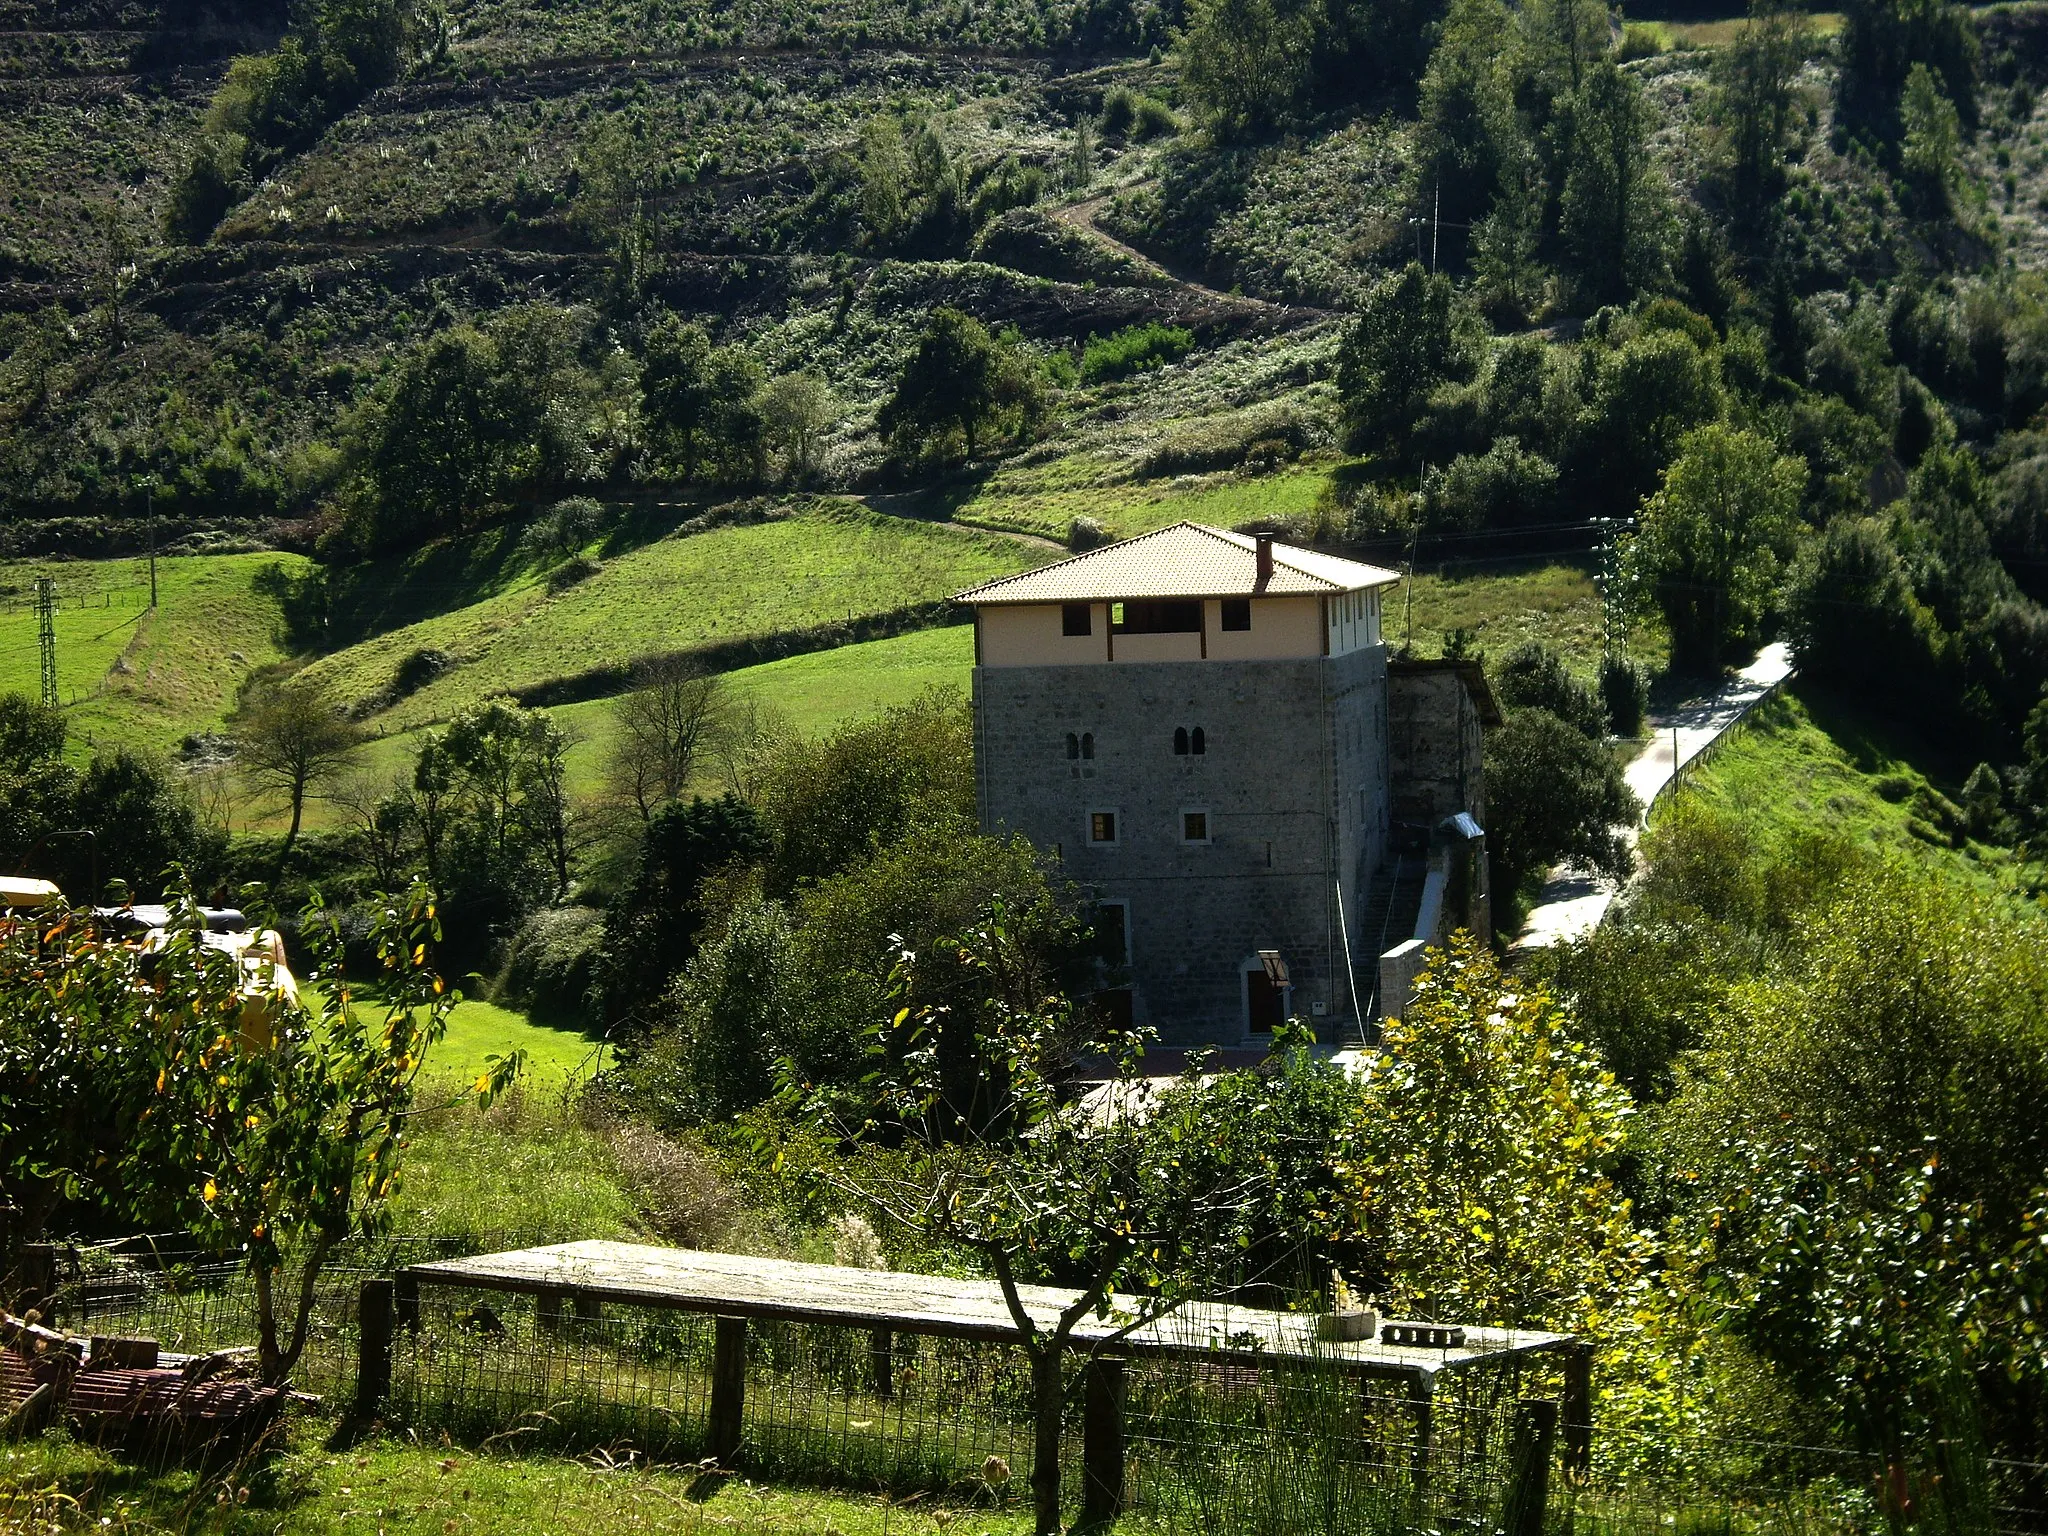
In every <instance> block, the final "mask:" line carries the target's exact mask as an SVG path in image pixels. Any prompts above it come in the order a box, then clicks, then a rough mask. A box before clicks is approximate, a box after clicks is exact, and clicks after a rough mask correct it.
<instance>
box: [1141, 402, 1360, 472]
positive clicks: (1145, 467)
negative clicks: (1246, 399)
mask: <svg viewBox="0 0 2048 1536" xmlns="http://www.w3.org/2000/svg"><path fill="white" fill-rule="evenodd" d="M1327 440H1328V437H1327V433H1325V432H1324V431H1322V430H1320V429H1319V427H1318V425H1317V424H1316V422H1315V421H1314V420H1313V419H1312V418H1310V417H1308V416H1306V415H1304V414H1303V413H1302V412H1300V411H1298V410H1296V409H1295V408H1294V407H1292V406H1287V405H1282V406H1268V407H1264V408H1262V409H1258V410H1252V411H1244V412H1239V413H1235V414H1232V415H1228V416H1211V417H1209V418H1207V419H1206V420H1201V421H1194V422H1190V423H1189V424H1187V425H1186V426H1183V427H1181V428H1179V429H1178V430H1176V431H1174V432H1173V433H1171V434H1170V435H1169V436H1168V437H1167V438H1166V440H1165V441H1164V442H1162V443H1159V444H1158V445H1157V446H1155V447H1154V448H1152V449H1151V450H1150V451H1149V452H1147V453H1146V455H1145V456H1144V458H1142V459H1141V460H1139V462H1138V472H1139V473H1140V474H1141V475H1144V476H1147V477H1148V478H1155V479H1156V478H1158V477H1159V476H1162V475H1191V474H1201V473H1203V472H1205V471H1209V470H1218V469H1236V468H1237V467H1238V466H1239V465H1241V464H1243V463H1244V462H1245V460H1246V459H1247V458H1249V457H1251V454H1252V450H1253V449H1254V448H1258V447H1260V446H1261V445H1262V444H1271V443H1279V444H1283V445H1284V446H1285V448H1286V450H1287V451H1288V453H1289V456H1290V457H1291V456H1292V455H1294V454H1299V453H1301V452H1303V451H1304V450H1306V449H1309V448H1313V447H1317V446H1320V445H1321V444H1322V443H1324V442H1326V441H1327Z"/></svg>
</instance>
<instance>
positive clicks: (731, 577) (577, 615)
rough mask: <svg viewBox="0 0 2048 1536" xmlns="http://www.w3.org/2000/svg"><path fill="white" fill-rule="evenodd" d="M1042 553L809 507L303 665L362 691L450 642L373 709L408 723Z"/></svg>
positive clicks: (802, 623) (853, 610)
mask: <svg viewBox="0 0 2048 1536" xmlns="http://www.w3.org/2000/svg"><path fill="white" fill-rule="evenodd" d="M1040 558H1042V552H1040V551H1037V550H1035V549H1032V548H1029V547H1027V546H1025V545H1022V544H1020V543H1018V542H1017V541H1015V540H1011V539H1006V538H1003V537H1001V536H999V535H992V534H984V533H973V532H967V531H964V530H961V529H957V528H947V527H943V526H939V525H934V524H930V523H919V522H914V521H909V520H906V519H902V518H893V517H885V516H881V515H877V514H872V513H866V512H859V513H854V514H851V515H835V514H829V513H806V514H804V515H802V516H799V517H795V518H791V519H789V520H787V521H784V522H775V523H761V524H755V525H752V526H743V527H729V528H720V529H715V530H713V531H711V532H709V533H702V534H696V535H693V536H689V537H684V538H675V539H664V540H661V541H659V542H657V543H653V544H649V545H644V546H642V547H640V548H637V549H634V550H631V551H629V552H628V553H626V554H623V555H620V556H618V557H617V558H616V559H614V560H611V561H608V562H606V563H605V564H604V566H603V567H602V568H601V569H600V570H599V571H598V572H597V573H596V574H595V575H592V576H590V577H588V578H587V579H585V580H584V581H582V582H579V583H578V584H577V585H575V586H573V587H570V588H568V589H567V590H565V591H563V592H561V593H559V594H555V595H550V594H549V592H548V590H547V588H546V587H545V586H544V585H541V584H538V583H534V582H525V583H520V584H515V585H513V586H511V587H509V588H507V589H506V590H504V591H502V592H500V593H498V594H496V595H494V596H491V597H487V598H485V599H484V600H483V601H481V602H478V603H474V604H471V605H470V606H468V607H465V608H461V609H458V610H456V611H454V612H449V613H442V614H437V615H435V616H433V617H431V618H427V619H422V620H420V621H418V622H416V623H411V624H407V625H405V626H403V627H401V628H398V629H396V630H392V631H389V632H386V633H383V634H379V635H376V636H374V637H373V638H371V639H368V640H365V641H363V642H361V643H359V644H357V645H353V646H350V647H349V648H348V649H346V650H344V651H340V652H337V653H335V654H333V655H330V656H325V657H322V658H321V659H320V660H319V661H316V662H314V663H313V664H312V665H311V666H310V667H308V668H307V669H306V671H305V674H304V675H305V677H306V678H307V679H308V680H309V681H315V682H318V683H320V684H323V685H324V686H326V687H328V688H329V689H331V690H332V691H333V693H334V695H335V696H336V697H337V698H340V699H345V700H353V701H360V700H366V699H371V698H373V697H375V696H376V695H378V694H379V693H380V692H382V691H383V690H385V689H386V688H388V686H389V685H390V683H391V679H392V676H393V673H394V672H395V670H396V668H397V666H398V663H399V662H400V661H401V660H402V659H404V658H405V657H406V656H409V655H411V654H412V653H413V652H415V651H419V650H422V649H428V648H432V649H437V650H441V651H444V652H446V653H447V654H448V655H449V656H450V657H452V658H454V661H455V665H454V666H453V667H451V668H449V669H448V670H447V671H445V672H443V673H442V674H441V675H440V676H439V677H437V678H435V679H434V680H433V681H431V682H429V683H428V684H426V686H424V687H422V688H421V689H419V690H418V691H417V692H415V693H413V694H411V695H410V696H409V697H407V698H404V699H402V700H400V701H398V702H397V703H395V704H393V705H391V706H390V707H389V708H387V709H384V710H382V711H379V712H377V713H376V715H375V716H374V718H375V719H376V720H377V721H378V722H379V723H380V724H382V725H383V726H385V727H386V728H387V729H399V730H403V729H407V728H410V727H413V726H417V725H422V724H426V723H429V722H432V721H436V720H444V719H446V718H448V717H449V716H450V715H452V714H454V713H455V712H456V711H457V710H459V709H461V708H463V707H465V706H466V705H469V704H472V703H474V702H476V701H477V700H480V699H483V698H487V697H489V696H490V695H491V694H493V693H499V692H503V691H505V690H507V689H510V688H515V687H518V686H521V685H524V684H530V683H537V682H541V681H543V680H545V679H548V678H554V677H564V676H571V675H574V674H576V673H579V672H583V671H586V670H588V669H590V668H593V667H598V666H604V665H615V664H618V663H622V662H628V661H631V660H632V659H633V658H635V657H637V656H641V655H645V654H647V653H650V652H657V651H668V650H682V649H686V648H688V647H690V646H692V645H701V644H706V643H715V642H718V641H723V640H731V639H735V638H742V637H747V636H753V635H762V634H772V633H774V632H776V631H779V630H788V629H801V628H806V627H809V626H812V625H817V624H823V623H829V622H831V621H833V620H836V619H845V618H849V617H853V616H857V615H860V614H865V613H873V612H877V611H882V610H887V609H891V608H897V607H901V606H903V605H905V604H909V603H917V602H924V601H929V600H930V599H933V598H938V597H943V596H945V595H947V594H948V593H951V592H955V591H958V590H959V589H961V588H963V587H967V586H971V585H973V584H975V583H976V582H980V581H985V580H988V579H990V578H993V577H995V576H1000V575H1006V574H1008V573H1010V572H1013V571H1018V570H1022V569H1024V568H1025V567H1027V566H1029V565H1031V564H1033V563H1035V561H1036V560H1037V559H1040Z"/></svg>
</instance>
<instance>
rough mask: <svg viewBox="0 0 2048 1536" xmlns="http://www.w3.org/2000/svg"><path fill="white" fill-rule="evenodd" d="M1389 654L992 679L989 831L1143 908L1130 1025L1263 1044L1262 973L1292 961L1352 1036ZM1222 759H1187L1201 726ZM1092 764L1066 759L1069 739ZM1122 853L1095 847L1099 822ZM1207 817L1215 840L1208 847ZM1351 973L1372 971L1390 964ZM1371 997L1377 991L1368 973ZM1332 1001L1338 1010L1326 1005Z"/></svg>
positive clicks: (1210, 753) (1178, 1037)
mask: <svg viewBox="0 0 2048 1536" xmlns="http://www.w3.org/2000/svg"><path fill="white" fill-rule="evenodd" d="M1385 678H1386V661H1385V653H1384V651H1382V650H1380V649H1378V648H1373V649H1369V650H1363V651H1355V652H1352V653H1351V654H1349V655H1345V656H1340V657H1334V658H1307V659H1301V660H1287V661H1244V662H1227V661H1206V662H1162V663H1128V664H1126V663H1122V662H1119V663H1116V664H1114V665H1110V666H1084V667H1072V666H1069V667H1060V666H1047V667H1002V668H978V669H976V672H975V677H974V695H975V696H974V707H975V737H976V739H975V751H976V759H977V768H978V773H979V779H980V794H981V820H982V824H983V826H984V827H985V828H986V829H988V830H989V831H991V832H1000V831H1005V830H1008V831H1015V832H1021V833H1023V834H1024V835H1025V836H1026V837H1028V838H1029V839H1030V840H1031V841H1032V842H1033V843H1034V844H1036V845H1037V846H1038V847H1040V848H1041V849H1043V850H1045V851H1046V852H1047V853H1049V854H1053V855H1055V856H1056V857H1057V858H1058V859H1059V860H1060V861H1061V865H1062V867H1063V870H1064V873H1065V874H1066V875H1067V877H1068V878H1069V879H1072V880H1074V881H1075V882H1077V883H1079V884H1080V885H1082V886H1083V887H1084V888H1086V889H1087V890H1088V891H1090V892H1091V893H1092V894H1093V895H1094V896H1095V897H1096V898H1098V899H1102V900H1118V901H1125V902H1128V903H1129V934H1130V950H1131V980H1132V983H1133V1000H1132V1013H1133V1017H1134V1018H1135V1019H1136V1020H1137V1021H1138V1022H1140V1023H1147V1024H1150V1025H1152V1026H1153V1027H1154V1028H1156V1029H1157V1030H1158V1031H1159V1036H1160V1040H1161V1043H1162V1044H1165V1045H1172V1046H1186V1045H1199V1044H1226V1045H1236V1044H1240V1043H1242V1042H1243V1041H1244V1040H1245V1039H1246V1038H1247V1034H1246V1018H1245V991H1244V979H1243V978H1244V967H1245V966H1246V964H1247V963H1252V962H1253V961H1254V957H1255V956H1256V954H1257V952H1258V951H1259V950H1262V949H1277V950H1278V951H1280V953H1281V955H1282V956H1283V957H1284V958H1285V959H1286V961H1287V964H1288V967H1289V970H1290V973H1291V976H1292V981H1293V985H1294V996H1293V1002H1294V1008H1295V1011H1296V1012H1297V1013H1299V1014H1301V1015H1303V1016H1304V1017H1310V1018H1320V1019H1321V1020H1323V1021H1325V1022H1326V1023H1327V1024H1328V1025H1329V1026H1330V1033H1331V1034H1334V1033H1336V1032H1337V1031H1336V1028H1335V1026H1336V1024H1337V1023H1338V1021H1340V1020H1343V1019H1346V1018H1348V1017H1349V1016H1350V1015H1351V1013H1352V1001H1351V989H1350V983H1349V976H1348V972H1347V967H1346V956H1345V946H1344V943H1343V935H1342V934H1341V933H1340V931H1339V929H1338V920H1337V912H1338V908H1339V902H1338V895H1339V887H1340V884H1341V894H1342V907H1343V910H1344V912H1345V914H1346V916H1347V917H1348V918H1349V919H1350V921H1351V922H1353V923H1354V924H1355V923H1356V922H1357V920H1358V912H1359V906H1360V897H1361V895H1362V894H1363V890H1364V882H1365V881H1366V880H1368V879H1369V878H1370V875H1371V872H1372V870H1373V869H1374V868H1376V867H1377V865H1378V863H1379V861H1380V858H1381V856H1382V853H1383V852H1384V849H1385V846H1386V827H1387V804H1388V802H1387V791H1386V784H1387V731H1388V727H1387V717H1386V696H1387V690H1386V682H1385ZM1198 726H1199V727H1200V728H1201V730H1202V733H1203V738H1204V744H1205V747H1206V751H1204V752H1203V753H1202V754H1201V755H1200V756H1196V755H1193V754H1192V753H1190V754H1188V755H1184V756H1182V755H1176V754H1175V752H1174V732H1175V729H1176V728H1184V729H1186V730H1188V731H1189V732H1190V733H1192V732H1193V730H1194V729H1195V728H1196V727H1198ZM1070 734H1071V735H1073V736H1074V737H1076V738H1077V739H1079V738H1082V737H1086V738H1089V739H1090V740H1091V741H1092V744H1093V748H1094V756H1093V757H1092V758H1084V759H1072V758H1069V757H1068V756H1067V738H1068V736H1069V735H1070ZM1095 810H1106V811H1111V812H1113V813H1114V814H1115V816H1116V818H1117V834H1118V836H1117V842H1116V844H1115V846H1112V847H1098V846H1093V845H1092V844H1091V842H1090V840H1089V822H1088V818H1089V814H1090V812H1091V811H1095ZM1189 810H1199V811H1201V812H1203V813H1204V814H1205V815H1206V816H1207V818H1208V828H1209V834H1210V840H1209V841H1208V842H1207V843H1202V844H1190V843H1187V842H1185V841H1183V839H1182V836H1181V830H1182V829H1181V815H1182V813H1183V812H1184V811H1189ZM1351 947H1352V951H1353V953H1352V960H1353V962H1354V963H1355V964H1356V965H1362V966H1364V967H1366V968H1367V971H1368V972H1369V971H1370V968H1371V967H1372V966H1373V964H1374V963H1375V960H1376V957H1375V956H1373V955H1371V954H1369V953H1365V952H1363V951H1362V950H1360V949H1359V947H1358V935H1357V934H1356V933H1355V932H1354V933H1353V935H1352V946H1351ZM1359 988H1360V991H1361V993H1369V992H1370V990H1371V988H1372V977H1371V975H1370V974H1366V973H1361V974H1360V977H1359ZM1318 1005H1320V1006H1319V1007H1318Z"/></svg>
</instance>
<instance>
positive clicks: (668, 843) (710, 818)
mask: <svg viewBox="0 0 2048 1536" xmlns="http://www.w3.org/2000/svg"><path fill="white" fill-rule="evenodd" d="M770 848H771V844H770V842H769V839H768V836H767V834H766V833H765V832H764V831H763V830H762V827H761V821H760V817H759V816H758V815H757V814H756V812H755V811H754V808H753V807H752V806H751V805H749V804H748V803H747V802H746V801H744V800H742V799H740V798H739V797H738V796H737V795H734V794H731V793H727V794H724V795H721V796H720V797H719V798H718V799H716V800H708V801H707V800H705V799H703V798H701V797H699V798H696V799H693V800H691V801H689V802H688V803H687V804H685V803H683V802H681V801H671V802H670V803H669V804H667V805H664V806H662V807H660V808H659V809H658V810H656V811H655V812H654V814H653V816H652V817H651V818H650V819H649V821H648V822H647V826H646V829H645V831H644V832H643V833H642V835H641V839H640V852H639V863H638V867H637V868H636V869H635V870H634V873H633V878H632V880H631V882H630V883H629V884H628V885H627V886H626V887H625V889H624V890H623V891H622V892H621V894H620V896H619V899H618V900H617V901H616V902H614V903H613V905H612V907H611V909H610V911H608V912H607V913H606V915H605V934H604V976H603V988H604V1016H605V1018H606V1020H607V1021H608V1022H610V1023H613V1024H621V1023H632V1022H635V1021H644V1019H645V1017H646V1012H645V1011H646V1010H647V1009H648V1008H649V1006H650V1005H651V1004H652V1003H653V1002H654V1001H655V1000H656V998H658V997H659V996H660V994H661V993H662V991H663V990H664V989H665V987H666V985H667V982H668V980H669V978H671V977H672V976H674V975H675V974H676V973H677V972H678V971H680V970H682V969H683V967H684V966H686V965H687V964H688V963H689V961H690V959H691V957H692V956H693V955H694V954H695V953H696V951H697V935H698V932H699V930H700V929H701V928H702V927H703V925H704V921H705V916H706V914H705V911H704V908H703V892H704V886H705V883H706V881H708V880H709V879H711V878H712V877H713V876H714V875H716V874H717V873H718V872H719V871H720V870H722V869H724V868H726V867H727V866H728V865H732V864H752V863H757V862H759V861H760V860H761V859H763V858H765V857H766V856H767V855H768V853H769V851H770Z"/></svg>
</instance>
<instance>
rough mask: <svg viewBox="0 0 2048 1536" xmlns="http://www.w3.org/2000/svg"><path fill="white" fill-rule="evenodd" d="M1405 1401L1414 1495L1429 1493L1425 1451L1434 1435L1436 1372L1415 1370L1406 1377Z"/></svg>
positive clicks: (1427, 1452) (1420, 1496)
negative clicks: (1411, 1417) (1410, 1419)
mask: <svg viewBox="0 0 2048 1536" xmlns="http://www.w3.org/2000/svg"><path fill="white" fill-rule="evenodd" d="M1408 1401H1409V1404H1410V1405H1411V1406H1412V1407H1413V1408H1414V1409H1415V1458H1414V1463H1413V1471H1414V1486H1415V1497H1416V1499H1417V1500H1418V1501H1420V1500H1421V1499H1423V1498H1424V1497H1426V1496H1427V1495H1428V1493H1429V1452H1430V1446H1431V1443H1432V1441H1434V1439H1435V1438H1436V1372H1434V1371H1417V1372H1416V1373H1415V1374H1414V1375H1413V1376H1411V1377H1409V1378H1408Z"/></svg>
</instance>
